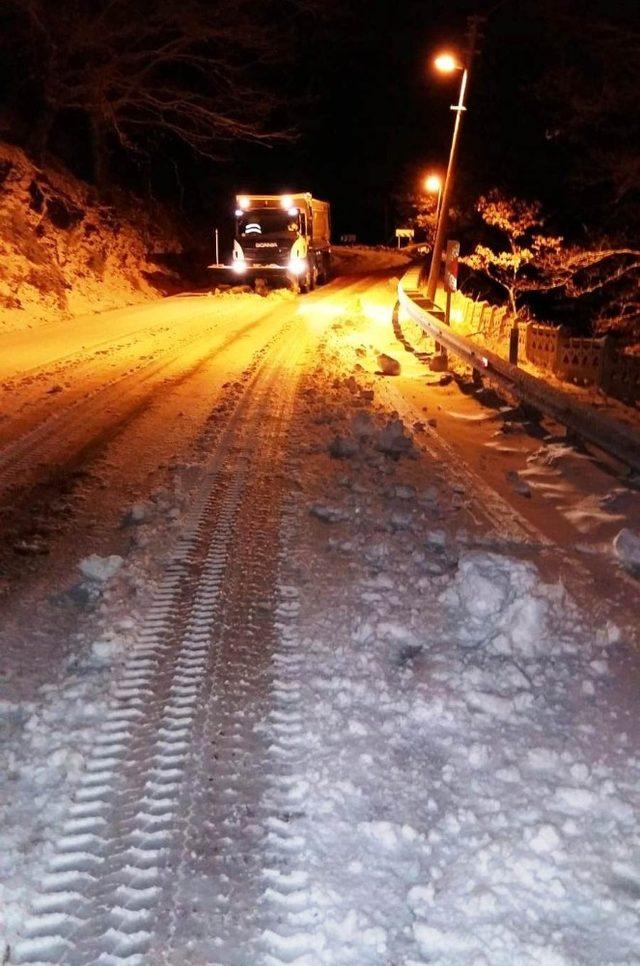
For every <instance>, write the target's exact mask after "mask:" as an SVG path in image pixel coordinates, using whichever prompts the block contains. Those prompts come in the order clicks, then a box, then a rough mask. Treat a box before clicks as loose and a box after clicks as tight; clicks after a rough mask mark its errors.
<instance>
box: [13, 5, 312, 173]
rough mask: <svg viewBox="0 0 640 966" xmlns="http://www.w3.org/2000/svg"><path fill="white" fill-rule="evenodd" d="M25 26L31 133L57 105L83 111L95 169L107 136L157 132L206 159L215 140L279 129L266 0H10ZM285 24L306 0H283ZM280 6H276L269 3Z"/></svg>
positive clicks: (148, 140) (47, 123)
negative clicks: (33, 100)
mask: <svg viewBox="0 0 640 966" xmlns="http://www.w3.org/2000/svg"><path fill="white" fill-rule="evenodd" d="M9 2H10V3H11V4H12V5H13V7H14V9H15V10H16V11H17V12H18V14H19V15H20V16H21V17H23V18H25V19H26V20H27V21H28V24H29V33H30V36H31V37H32V42H33V44H34V50H33V56H32V63H33V64H34V65H35V66H34V69H35V70H37V71H39V72H40V86H41V99H42V111H41V117H40V125H39V130H38V137H39V139H40V140H41V142H42V141H45V142H46V138H47V136H48V132H49V130H50V127H51V125H52V124H53V122H54V120H55V119H56V117H59V116H60V115H61V114H62V113H63V112H65V111H72V112H78V113H80V114H82V115H84V116H85V117H86V119H87V122H88V126H89V129H90V131H91V136H92V141H93V145H92V147H93V154H94V159H95V166H96V173H97V175H98V177H100V175H101V174H104V170H103V168H104V164H105V159H106V158H107V155H108V152H107V149H106V144H107V142H108V141H109V139H114V140H115V141H117V142H118V143H119V144H120V145H121V146H122V147H123V148H125V149H126V150H132V151H135V150H140V149H143V148H145V149H147V150H148V149H149V146H150V145H151V144H152V143H153V142H154V139H155V140H156V141H157V139H159V138H165V139H166V138H169V139H175V140H176V141H179V142H182V143H183V144H185V145H187V146H188V148H190V149H192V150H194V151H196V152H199V153H201V154H206V155H210V156H215V155H216V151H217V150H219V144H220V142H221V141H231V140H238V139H243V140H253V141H261V140H267V139H273V138H275V137H286V136H289V134H290V132H287V131H285V130H282V126H281V125H280V124H279V122H278V118H277V112H278V110H279V109H280V108H281V107H282V103H283V99H282V97H281V96H280V97H278V96H277V95H276V94H275V93H274V89H275V86H276V85H274V83H273V81H274V75H275V74H276V73H277V71H278V67H279V66H280V65H281V64H282V62H283V59H284V58H285V56H286V53H287V48H288V46H289V45H290V44H291V43H292V39H291V38H292V35H291V34H290V33H288V32H287V30H286V29H285V28H283V27H282V23H283V12H282V9H280V15H279V17H278V24H279V25H280V26H279V28H278V30H275V29H274V28H273V27H272V26H271V23H272V20H271V19H270V14H271V12H272V6H273V4H272V3H271V0H215V2H207V0H142V2H139V3H136V4H135V6H132V5H131V4H130V3H129V2H128V0H97V2H96V0H74V2H70V3H68V4H54V3H52V2H49V0H9ZM283 3H284V6H285V7H286V8H287V10H288V14H289V17H288V20H287V17H286V16H284V20H285V21H286V22H288V23H289V24H290V25H291V29H293V26H294V25H295V24H296V23H297V22H298V18H299V17H302V16H310V15H311V12H312V11H313V8H314V6H315V3H314V0H283ZM280 7H281V8H282V4H280Z"/></svg>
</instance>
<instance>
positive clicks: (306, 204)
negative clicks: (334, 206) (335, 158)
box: [231, 192, 331, 292]
mask: <svg viewBox="0 0 640 966" xmlns="http://www.w3.org/2000/svg"><path fill="white" fill-rule="evenodd" d="M235 215H236V230H235V239H234V243H233V256H232V262H231V268H232V269H233V271H234V272H235V273H236V275H238V276H239V277H240V278H243V279H246V281H247V282H255V281H256V280H257V279H264V280H265V281H274V280H280V281H282V280H285V281H288V282H289V284H290V285H291V286H292V288H293V289H294V290H295V291H298V292H310V291H311V289H313V288H315V286H316V283H319V282H326V281H327V279H328V277H329V273H330V269H331V242H330V231H331V226H330V211H329V203H328V202H327V201H318V199H317V198H312V197H311V195H310V194H309V192H305V193H303V194H282V195H236V213H235Z"/></svg>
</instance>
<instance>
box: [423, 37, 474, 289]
mask: <svg viewBox="0 0 640 966" xmlns="http://www.w3.org/2000/svg"><path fill="white" fill-rule="evenodd" d="M474 42H475V30H474V33H473V35H472V36H471V38H470V44H469V54H468V57H467V64H463V63H461V62H460V60H459V59H458V58H457V57H455V56H454V54H451V53H449V52H444V53H441V54H439V55H438V56H437V57H436V58H435V60H434V66H435V68H436V70H438V71H439V72H440V73H441V74H453V73H455V72H456V71H461V73H462V77H461V80H460V92H459V95H458V103H457V104H452V105H451V110H452V111H455V115H456V119H455V122H454V125H453V137H452V139H451V150H450V152H449V163H448V165H447V173H446V176H445V179H444V187H443V189H442V199H441V202H440V216H439V218H438V221H437V224H436V236H435V239H434V242H433V251H432V253H431V267H430V269H429V280H428V282H427V298H428V299H429V300H430V301H431V302H434V303H435V297H436V291H437V289H438V277H439V275H440V263H441V261H442V252H443V250H444V243H445V236H446V231H447V214H448V212H449V206H450V203H451V196H452V192H453V174H454V170H455V165H456V160H457V157H458V141H459V138H460V124H461V122H462V113H463V111H466V107H465V103H464V99H465V95H466V92H467V80H468V78H469V68H468V66H467V65H468V64H469V63H470V62H471V58H472V56H473V51H474Z"/></svg>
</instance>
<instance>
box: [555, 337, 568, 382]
mask: <svg viewBox="0 0 640 966" xmlns="http://www.w3.org/2000/svg"><path fill="white" fill-rule="evenodd" d="M554 335H555V337H556V344H555V347H554V353H553V363H552V366H551V371H552V372H553V373H554V374H555V375H556V376H557V375H559V374H560V370H561V369H562V366H561V365H560V361H561V358H560V357H561V355H562V352H563V350H564V344H565V339H566V338H568V337H569V331H568V329H567V328H566V326H564V325H559V326H558V328H557V329H556V330H555V333H554Z"/></svg>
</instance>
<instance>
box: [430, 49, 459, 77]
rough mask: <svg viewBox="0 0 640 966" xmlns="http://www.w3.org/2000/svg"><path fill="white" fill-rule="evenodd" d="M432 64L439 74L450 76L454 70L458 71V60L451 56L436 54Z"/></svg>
mask: <svg viewBox="0 0 640 966" xmlns="http://www.w3.org/2000/svg"><path fill="white" fill-rule="evenodd" d="M433 63H434V65H435V68H436V70H438V71H440V73H441V74H452V73H453V72H454V70H460V64H459V63H458V59H457V57H454V55H453V54H449V53H443V54H438V56H437V57H436V58H435V60H434V62H433Z"/></svg>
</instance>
